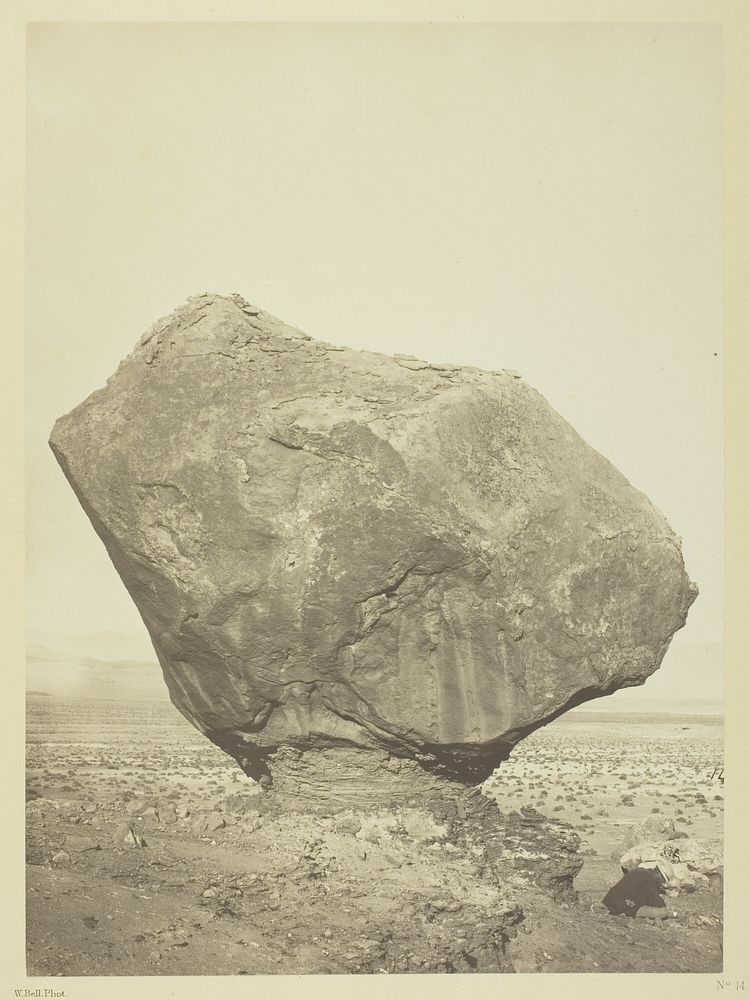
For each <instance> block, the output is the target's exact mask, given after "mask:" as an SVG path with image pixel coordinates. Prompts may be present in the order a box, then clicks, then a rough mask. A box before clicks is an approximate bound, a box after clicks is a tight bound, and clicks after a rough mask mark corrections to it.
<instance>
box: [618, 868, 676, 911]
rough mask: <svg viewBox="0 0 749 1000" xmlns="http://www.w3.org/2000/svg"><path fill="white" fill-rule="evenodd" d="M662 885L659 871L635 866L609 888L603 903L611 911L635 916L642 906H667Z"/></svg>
mask: <svg viewBox="0 0 749 1000" xmlns="http://www.w3.org/2000/svg"><path fill="white" fill-rule="evenodd" d="M661 885H662V882H661V878H660V876H659V874H658V872H656V871H654V870H653V869H652V868H633V869H632V871H630V872H627V874H626V875H624V876H623V877H622V878H620V879H619V881H618V882H617V883H616V885H615V886H612V887H611V889H609V891H608V892H607V893H606V895H605V896H604V897H603V905H604V906H605V907H606V908H607V910H608V911H609V913H612V914H614V915H615V916H618V915H620V914H622V915H624V916H627V917H634V915H635V914H636V913H637V911H638V910H639V909H640V907H641V906H658V907H661V906H662V907H665V905H666V904H665V902H664V900H663V897H662V896H661V894H660V888H661Z"/></svg>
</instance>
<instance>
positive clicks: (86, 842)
mask: <svg viewBox="0 0 749 1000" xmlns="http://www.w3.org/2000/svg"><path fill="white" fill-rule="evenodd" d="M65 847H66V848H67V849H68V850H69V851H75V852H76V853H82V852H83V851H98V850H100V849H101V845H100V844H99V842H98V841H96V840H94V839H93V837H79V836H77V835H75V834H68V836H67V837H66V838H65Z"/></svg>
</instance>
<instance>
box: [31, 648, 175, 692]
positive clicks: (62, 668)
mask: <svg viewBox="0 0 749 1000" xmlns="http://www.w3.org/2000/svg"><path fill="white" fill-rule="evenodd" d="M26 690H27V693H29V694H31V693H34V694H40V693H44V694H45V695H47V696H50V697H55V696H57V697H65V698H96V699H106V700H112V701H143V700H146V701H168V700H169V693H168V691H167V687H166V684H165V682H164V678H163V676H162V673H161V667H160V666H159V665H158V663H157V662H156V660H155V658H154V660H152V661H148V660H99V659H95V658H93V657H88V658H84V657H80V656H76V655H74V654H70V653H66V652H63V651H61V650H59V649H47V648H46V647H45V646H40V645H39V644H38V643H29V645H28V646H27V648H26Z"/></svg>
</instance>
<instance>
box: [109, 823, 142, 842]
mask: <svg viewBox="0 0 749 1000" xmlns="http://www.w3.org/2000/svg"><path fill="white" fill-rule="evenodd" d="M112 839H113V840H114V843H115V844H116V845H117V846H119V847H147V846H148V845H147V844H146V842H145V840H144V839H143V837H141V835H140V834H139V833H137V832H136V830H135V829H134V828H133V827H132V826H131V825H130V823H122V824H121V825H120V826H118V827H117V829H116V830H115V833H114V837H113V838H112Z"/></svg>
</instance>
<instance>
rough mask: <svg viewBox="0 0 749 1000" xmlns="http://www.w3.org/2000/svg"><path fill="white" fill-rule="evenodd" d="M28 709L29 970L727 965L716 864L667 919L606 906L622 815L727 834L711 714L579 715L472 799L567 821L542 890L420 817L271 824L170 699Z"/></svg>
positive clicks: (530, 746)
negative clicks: (496, 881)
mask: <svg viewBox="0 0 749 1000" xmlns="http://www.w3.org/2000/svg"><path fill="white" fill-rule="evenodd" d="M27 705H28V708H27V842H28V847H27V861H28V868H27V971H28V974H29V975H33V976H41V975H43V976H107V975H200V974H206V975H252V974H298V973H374V974H388V973H390V974H392V973H404V972H470V971H479V972H480V971H507V972H628V971H629V972H637V971H639V972H667V971H668V972H713V971H719V970H721V968H722V945H721V941H722V912H723V911H722V906H723V904H722V878H721V877H720V876H714V877H711V879H710V883H709V885H708V886H706V887H702V888H699V889H698V890H696V891H694V892H690V893H684V894H681V895H679V896H678V897H675V898H668V899H667V904H668V908H669V912H670V913H671V914H672V915H671V916H670V918H669V919H668V920H665V921H662V922H660V923H656V922H649V921H641V920H634V919H631V918H627V917H612V916H610V915H608V913H607V912H605V911H604V910H603V908H602V907H601V903H600V901H601V898H602V896H603V895H604V893H605V891H606V890H607V889H608V888H609V887H610V886H611V885H613V883H614V882H616V881H617V879H618V878H619V876H620V874H621V870H620V868H619V865H618V862H617V860H616V859H615V858H614V857H612V850H614V848H615V846H616V845H617V843H618V842H619V841H620V840H621V839H622V837H623V836H624V834H625V833H626V832H627V830H628V829H629V828H630V827H631V826H632V824H635V823H638V822H640V821H642V820H643V819H645V818H646V817H648V816H651V815H657V814H659V813H660V814H662V815H664V816H666V817H670V818H671V819H673V821H674V823H675V825H676V828H677V830H678V831H680V832H682V831H683V833H684V834H685V835H687V836H689V837H697V838H707V839H710V840H713V841H717V842H719V841H720V840H721V838H722V833H723V794H724V785H723V780H722V778H723V776H722V773H721V769H722V763H723V727H722V720H721V719H719V718H717V717H698V716H667V715H660V716H659V715H642V716H631V715H618V716H616V715H610V716H606V715H604V714H593V713H585V712H584V711H577V712H574V713H568V714H567V715H566V716H563V717H562V718H561V719H559V720H557V721H556V722H554V723H552V724H551V725H549V726H547V727H545V728H543V729H541V730H538V731H537V732H535V733H533V734H532V735H531V736H530V737H528V738H527V739H526V740H524V741H523V742H522V743H520V744H519V745H518V746H517V747H516V748H515V750H514V751H513V753H512V755H511V757H510V758H509V760H507V761H506V762H505V763H504V764H503V765H502V767H501V768H499V769H498V770H497V771H496V772H495V774H494V775H493V776H492V777H491V778H490V779H489V781H488V782H487V783H486V784H485V786H484V792H485V794H487V795H489V796H492V797H494V798H495V799H496V801H497V802H498V804H499V806H500V809H501V811H502V812H503V813H508V814H509V813H513V812H516V811H520V810H524V811H525V812H526V814H528V815H530V816H534V815H535V813H534V810H535V811H537V812H538V813H541V814H543V816H546V817H550V818H552V819H554V820H561V821H562V822H563V823H566V824H570V826H571V827H572V828H573V829H574V831H575V832H576V833H577V834H578V836H579V838H580V847H579V853H580V854H581V855H582V859H583V862H584V863H583V865H582V869H581V871H580V872H579V874H578V875H577V877H576V878H575V881H574V890H575V891H574V892H572V893H569V894H568V895H567V896H566V897H565V898H563V899H560V898H556V899H554V898H552V897H551V896H550V895H548V894H546V893H543V892H538V891H534V890H532V889H530V888H528V887H527V886H526V887H523V885H522V884H521V883H518V885H515V886H510V887H508V891H507V892H504V891H503V890H502V889H501V887H500V888H499V889H498V888H497V886H496V885H493V886H492V885H490V884H489V883H488V882H487V881H485V879H484V874H485V871H486V868H485V867H482V864H481V863H479V861H477V862H476V865H475V866H474V868H472V869H471V871H470V873H469V874H468V875H466V874H465V872H466V871H467V869H465V868H464V869H460V867H459V865H458V861H457V860H453V857H452V854H451V851H452V852H453V853H454V852H455V850H456V849H455V848H454V847H453V846H452V845H451V844H450V843H448V842H445V841H444V840H443V841H440V840H439V838H434V837H432V838H430V837H429V836H427V835H424V834H423V832H422V833H421V834H420V833H419V832H418V830H416V832H415V833H414V832H413V828H411V832H412V833H413V836H406V835H405V834H404V833H403V832H402V830H401V832H400V833H398V831H397V830H395V831H394V829H393V828H392V824H391V827H388V826H387V824H385V825H382V824H381V825H380V827H379V828H377V825H376V824H374V825H372V824H370V825H369V826H367V823H366V822H365V823H364V824H362V822H361V820H360V819H357V817H356V816H352V815H348V814H343V815H340V816H332V817H328V818H326V817H304V816H302V817H297V818H286V819H279V818H273V817H264V816H263V814H262V810H258V808H257V802H258V794H262V793H260V792H259V790H258V788H257V786H255V785H254V783H253V782H252V781H251V780H250V779H248V778H246V777H245V776H244V775H243V774H242V773H241V772H240V771H239V769H238V768H237V766H236V765H235V764H234V762H233V761H232V760H230V759H229V758H228V757H227V756H225V754H223V753H222V752H221V751H220V750H219V749H217V748H216V747H214V746H213V745H212V744H210V743H209V742H208V741H207V740H206V739H205V738H204V737H203V736H201V735H200V734H199V733H198V732H196V731H195V730H193V729H192V728H191V726H189V725H188V723H187V722H185V721H184V720H183V719H182V718H181V716H180V715H179V714H178V713H177V711H176V709H174V708H173V707H172V706H171V704H170V703H169V702H167V701H165V700H160V701H154V700H150V701H137V700H128V701H122V700H117V701H112V700H107V699H106V698H89V699H86V698H69V697H62V696H59V695H50V694H48V693H47V694H45V693H42V692H36V693H31V694H29V697H28V702H27ZM406 826H408V824H406ZM412 827H413V825H412ZM488 954H491V956H493V957H492V958H491V960H490V961H489V962H488V964H487V961H486V960H485V959H486V956H487V955H488Z"/></svg>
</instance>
